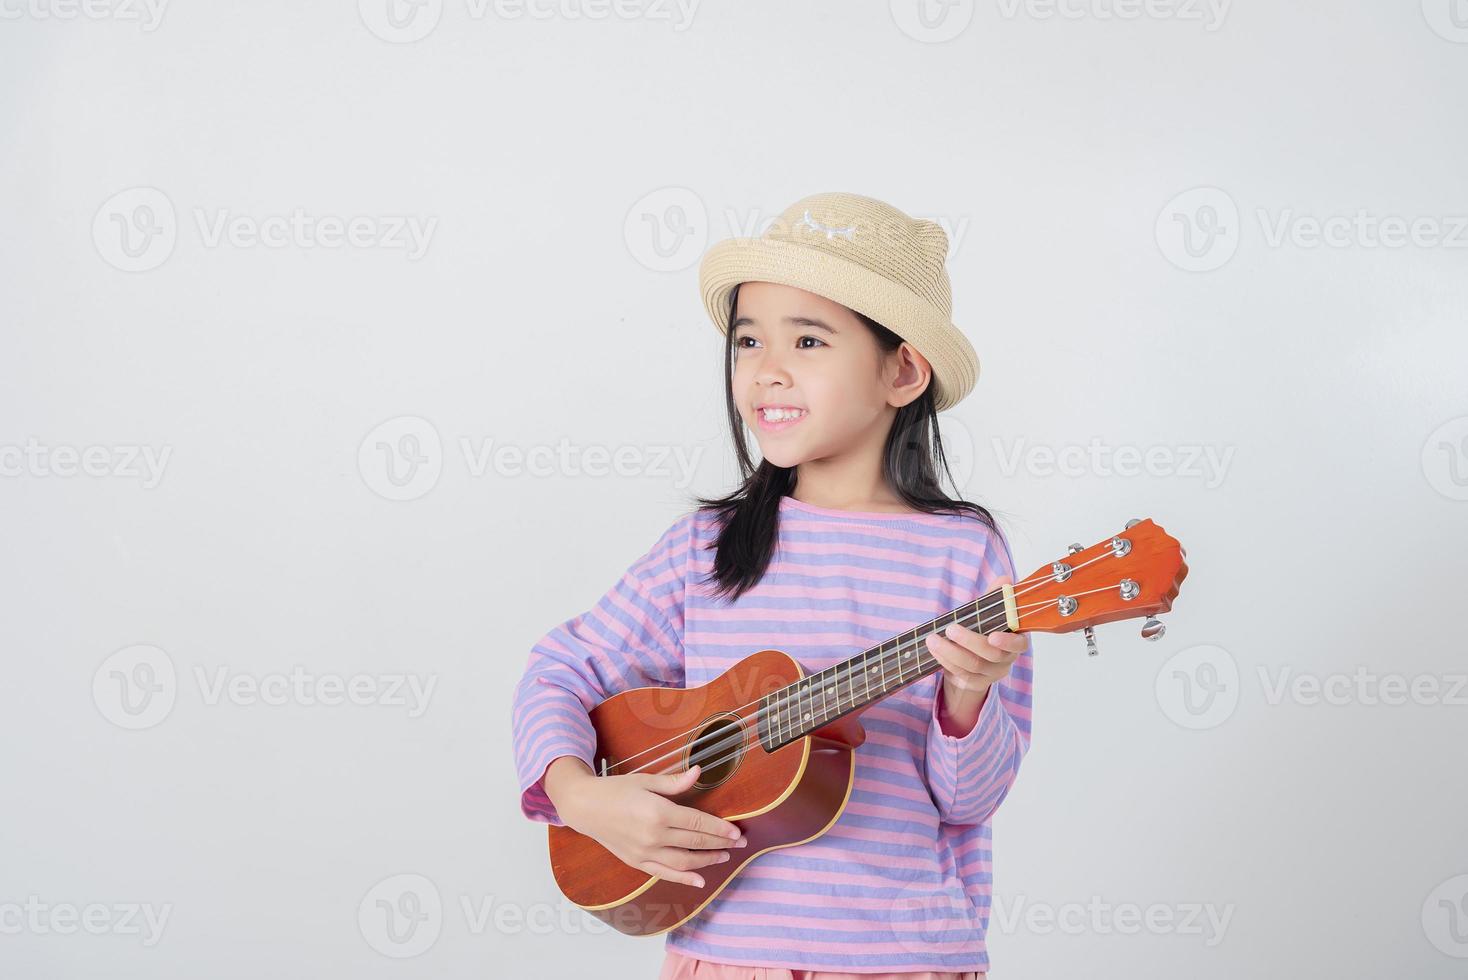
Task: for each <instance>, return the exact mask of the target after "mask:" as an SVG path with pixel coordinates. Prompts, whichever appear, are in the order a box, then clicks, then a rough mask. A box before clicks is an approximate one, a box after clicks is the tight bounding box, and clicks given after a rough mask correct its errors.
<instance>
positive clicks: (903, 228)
mask: <svg viewBox="0 0 1468 980" xmlns="http://www.w3.org/2000/svg"><path fill="white" fill-rule="evenodd" d="M947 256H948V235H947V234H946V233H945V232H944V231H943V229H942V228H941V227H940V226H939V225H937V224H936V223H934V222H932V221H925V220H923V219H921V218H912V217H909V216H908V215H906V214H903V213H902V212H901V211H899V210H897V209H896V208H894V207H892V206H891V205H890V204H886V203H884V202H882V201H878V200H875V199H874V198H870V197H863V196H861V195H859V194H846V193H840V192H832V193H825V194H813V195H811V196H809V197H804V198H801V199H800V200H799V201H796V202H795V203H794V204H792V205H790V206H789V207H788V208H786V209H785V210H784V211H783V212H782V213H781V214H780V216H779V218H777V219H776V220H775V221H774V222H773V223H771V225H770V227H769V229H768V230H767V231H765V233H764V234H763V235H761V236H760V237H758V238H730V239H725V240H724V241H721V242H717V243H716V244H714V245H713V246H712V247H711V248H709V250H708V251H707V252H705V253H704V256H703V260H702V262H700V263H699V267H698V288H699V292H700V293H702V295H703V304H704V308H705V309H707V310H708V314H709V317H710V319H712V320H713V321H714V326H715V327H717V328H718V329H719V331H720V332H721V333H727V332H728V329H729V313H730V310H729V307H730V300H731V294H732V293H733V291H734V287H735V286H737V285H738V284H739V283H742V282H774V283H780V284H782V285H786V286H796V287H798V288H800V289H804V290H808V291H809V292H812V293H816V294H817V295H820V296H824V297H826V298H827V299H829V300H833V301H835V302H837V303H840V304H841V305H843V306H846V307H849V308H851V309H853V310H856V311H857V312H858V313H863V314H865V315H867V316H869V317H871V318H872V319H873V320H876V321H877V322H878V323H880V324H882V326H884V327H886V328H887V329H889V330H891V331H892V332H893V333H895V334H897V335H898V336H899V337H901V338H902V339H903V340H905V341H907V342H908V343H910V344H912V345H913V346H914V347H916V348H917V349H918V351H919V352H920V353H921V354H922V355H923V357H925V358H927V359H928V362H929V363H930V364H931V365H932V366H933V398H934V403H935V406H936V408H937V410H938V411H940V412H941V411H944V410H945V409H948V408H952V407H953V406H954V405H956V404H958V402H959V401H961V400H962V399H963V398H964V396H966V395H967V394H968V393H969V392H970V391H972V390H973V387H974V382H975V381H977V380H978V377H979V357H978V355H977V354H976V353H974V349H973V345H971V344H970V343H969V341H968V338H967V337H965V336H964V335H963V332H962V331H961V330H959V329H958V328H957V327H955V326H954V325H953V320H952V317H953V303H952V297H951V295H950V290H949V285H948V271H947V270H946V269H945V268H944V266H943V262H944V260H945V259H946V258H947Z"/></svg>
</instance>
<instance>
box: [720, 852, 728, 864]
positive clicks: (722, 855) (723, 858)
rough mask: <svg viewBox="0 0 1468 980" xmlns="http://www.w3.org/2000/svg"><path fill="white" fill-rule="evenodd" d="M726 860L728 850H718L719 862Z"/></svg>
mask: <svg viewBox="0 0 1468 980" xmlns="http://www.w3.org/2000/svg"><path fill="white" fill-rule="evenodd" d="M727 860H729V852H728V851H720V852H719V863H720V864H723V863H724V862H725V861H727Z"/></svg>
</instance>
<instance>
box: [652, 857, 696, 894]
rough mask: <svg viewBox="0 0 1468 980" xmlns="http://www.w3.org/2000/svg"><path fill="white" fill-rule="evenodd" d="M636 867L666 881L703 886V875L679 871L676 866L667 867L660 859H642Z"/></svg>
mask: <svg viewBox="0 0 1468 980" xmlns="http://www.w3.org/2000/svg"><path fill="white" fill-rule="evenodd" d="M638 868H639V869H640V870H642V871H646V872H647V873H648V874H650V875H657V876H658V877H659V878H663V879H665V880H667V881H679V882H682V883H683V884H685V885H692V886H694V887H695V888H702V887H703V875H701V874H696V873H694V872H692V871H679V870H678V869H676V868H670V867H668V866H667V865H666V864H663V863H662V862H661V861H643V862H642V863H641V864H640V865H638Z"/></svg>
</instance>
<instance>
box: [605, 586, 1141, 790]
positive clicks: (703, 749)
mask: <svg viewBox="0 0 1468 980" xmlns="http://www.w3.org/2000/svg"><path fill="white" fill-rule="evenodd" d="M1112 588H1114V586H1104V587H1102V588H1099V589H1091V590H1090V591H1089V592H1077V593H1076V595H1078V596H1081V595H1090V594H1091V593H1092V592H1109V591H1111V589H1112ZM1031 605H1033V606H1048V605H1050V603H1049V602H1043V603H1031ZM1018 618H1019V619H1023V618H1024V615H1023V614H1021V615H1020V616H1019V617H1018ZM925 676H926V675H925ZM903 686H905V685H903ZM893 690H894V691H895V690H898V688H893ZM888 693H891V692H888ZM751 703H753V702H751ZM750 720H751V719H750V717H749V716H741V717H740V722H739V724H738V725H737V726H736V727H737V728H738V734H733V733H731V734H729V735H726V736H724V737H722V738H720V739H719V740H718V741H716V742H710V743H709V744H708V745H704V746H700V747H698V748H697V749H695V750H694V753H690V763H697V764H699V765H702V766H703V767H704V769H705V770H707V769H709V768H710V767H713V766H718V765H722V764H723V763H725V762H728V761H729V760H730V759H734V758H737V757H738V756H739V755H740V754H741V753H742V752H743V751H744V749H745V746H746V745H747V744H748V743H749V742H750V741H751V739H750V738H749V736H750V735H751V734H753V732H754V729H753V728H752V727H750V726H749V725H748V724H747V722H748V721H750ZM694 744H695V745H697V743H696V742H695V743H694ZM725 749H728V750H729V751H728V752H726V753H725V754H724V755H722V756H720V757H719V758H717V759H714V760H713V761H710V762H703V761H701V760H700V759H698V758H695V757H694V755H695V754H696V753H702V754H703V755H705V756H707V755H709V754H711V753H714V752H720V751H723V750H725ZM678 754H679V751H677V750H675V751H673V752H670V753H668V754H667V755H664V756H663V757H662V758H661V759H657V760H654V762H650V763H648V766H651V765H653V764H654V763H656V762H660V761H662V759H667V758H670V757H673V756H676V755H678ZM643 768H647V767H646V766H644V767H643ZM634 771H635V772H641V771H642V770H641V769H638V770H634ZM673 771H675V770H671V769H670V770H665V771H664V772H661V773H658V774H657V775H666V774H667V773H670V772H673ZM684 771H685V772H686V771H687V770H686V769H685V770H684ZM629 775H630V774H629Z"/></svg>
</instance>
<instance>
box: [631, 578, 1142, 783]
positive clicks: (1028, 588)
mask: <svg viewBox="0 0 1468 980" xmlns="http://www.w3.org/2000/svg"><path fill="white" fill-rule="evenodd" d="M1115 555H1116V553H1115V552H1114V551H1105V552H1102V553H1101V554H1099V555H1096V556H1094V557H1092V558H1089V559H1087V560H1086V561H1084V562H1082V563H1081V564H1079V565H1077V566H1075V567H1074V568H1073V569H1072V572H1075V571H1079V570H1080V569H1082V568H1085V567H1086V566H1087V565H1090V564H1092V563H1094V562H1097V561H1100V560H1101V559H1103V558H1111V557H1115ZM1053 579H1054V575H1053V573H1038V574H1037V575H1034V576H1032V577H1031V578H1028V579H1024V580H1023V581H1021V582H1019V583H1016V584H1015V585H1014V586H1013V590H1014V595H1015V597H1016V598H1018V597H1019V596H1022V595H1025V594H1026V593H1029V592H1033V591H1034V590H1035V589H1038V588H1040V587H1041V586H1042V585H1045V584H1047V583H1049V582H1051V581H1053ZM1021 586H1023V588H1021ZM1111 588H1113V586H1106V587H1103V588H1100V589H1092V590H1091V592H1104V591H1108V590H1109V589H1111ZM1077 594H1078V595H1089V594H1090V593H1086V592H1083V593H1077ZM1003 604H1004V600H1003V598H1002V597H1001V598H999V599H996V600H995V601H994V602H992V603H990V604H989V605H987V606H984V607H982V608H976V609H975V610H974V613H973V616H974V618H975V619H976V620H977V621H978V622H979V623H982V621H983V618H984V613H986V612H989V611H992V610H994V609H998V608H1000V607H1001V606H1003ZM1046 605H1049V603H1048V602H1045V603H1029V604H1026V605H1024V606H1021V607H1019V609H1028V608H1031V607H1032V606H1046ZM1016 611H1017V612H1018V609H1017V610H1016ZM968 618H969V617H964V618H963V620H961V622H967V621H968ZM1019 618H1021V619H1022V618H1023V616H1022V615H1021V616H1020V617H1019ZM899 649H900V648H899ZM858 669H859V668H856V667H850V668H848V669H847V673H846V675H845V677H844V678H843V677H838V678H837V681H836V682H837V683H838V684H839V683H841V680H843V679H849V678H851V677H852V676H855V673H856V671H857V670H858ZM791 686H793V685H791ZM799 697H800V695H799V694H798V693H794V694H787V695H784V696H783V697H781V698H780V699H779V700H778V701H775V702H773V703H772V704H771V705H770V706H769V708H761V709H758V710H756V712H755V713H754V715H753V716H752V717H753V718H754V719H755V720H757V719H758V718H760V717H761V714H760V712H761V711H767V710H773V709H777V708H778V709H780V710H783V709H784V708H785V707H787V706H788V705H790V704H792V703H794V702H795V701H796V700H798V699H799ZM758 703H759V701H758V700H755V701H750V702H748V703H747V704H743V705H740V706H739V707H737V708H734V709H733V711H734V712H735V714H736V717H738V718H739V722H738V727H739V728H740V734H739V735H735V736H726V737H725V738H724V739H723V740H722V741H719V742H715V743H711V744H710V745H708V746H705V747H703V749H702V751H703V752H704V753H707V752H709V751H718V750H719V749H721V748H723V747H724V746H725V745H733V744H740V743H743V742H744V741H745V740H746V739H745V736H746V734H747V732H746V731H745V729H746V726H747V723H748V722H749V721H750V720H751V716H747V715H738V714H737V713H738V712H740V711H743V710H744V709H745V708H748V707H751V706H753V705H756V704H758ZM691 734H693V732H692V731H687V732H682V733H680V734H678V735H674V736H672V737H671V738H667V739H664V740H663V741H662V742H659V743H657V744H656V745H651V746H649V747H647V748H645V749H643V750H641V751H640V752H638V753H637V754H636V755H633V756H630V757H628V758H627V759H623V760H621V761H619V762H617V763H616V764H615V765H613V766H611V767H609V768H608V769H607V770H606V772H605V773H604V775H612V774H614V773H615V772H616V770H618V769H620V768H622V767H623V766H625V765H627V764H628V763H630V762H631V761H632V760H634V759H636V758H638V757H639V756H643V755H646V754H648V753H649V752H652V751H655V750H656V749H659V748H661V747H662V746H664V745H667V744H668V743H669V742H674V741H678V740H679V739H682V738H684V737H686V736H688V735H691ZM681 753H682V748H681V747H678V748H674V749H672V750H671V751H669V752H667V753H665V754H663V755H662V756H659V757H657V758H655V759H653V760H651V761H649V762H647V763H645V764H643V765H641V766H639V767H638V768H636V769H634V770H632V772H631V773H628V774H627V775H632V774H634V773H639V772H642V771H644V770H646V769H648V768H650V767H652V766H655V765H657V764H658V763H661V762H663V761H665V760H667V759H670V758H674V757H676V756H678V755H680V754H681ZM727 758H728V757H726V758H725V759H721V760H719V761H720V762H722V761H726V759H727ZM695 761H696V760H695ZM714 764H715V765H717V763H714Z"/></svg>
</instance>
